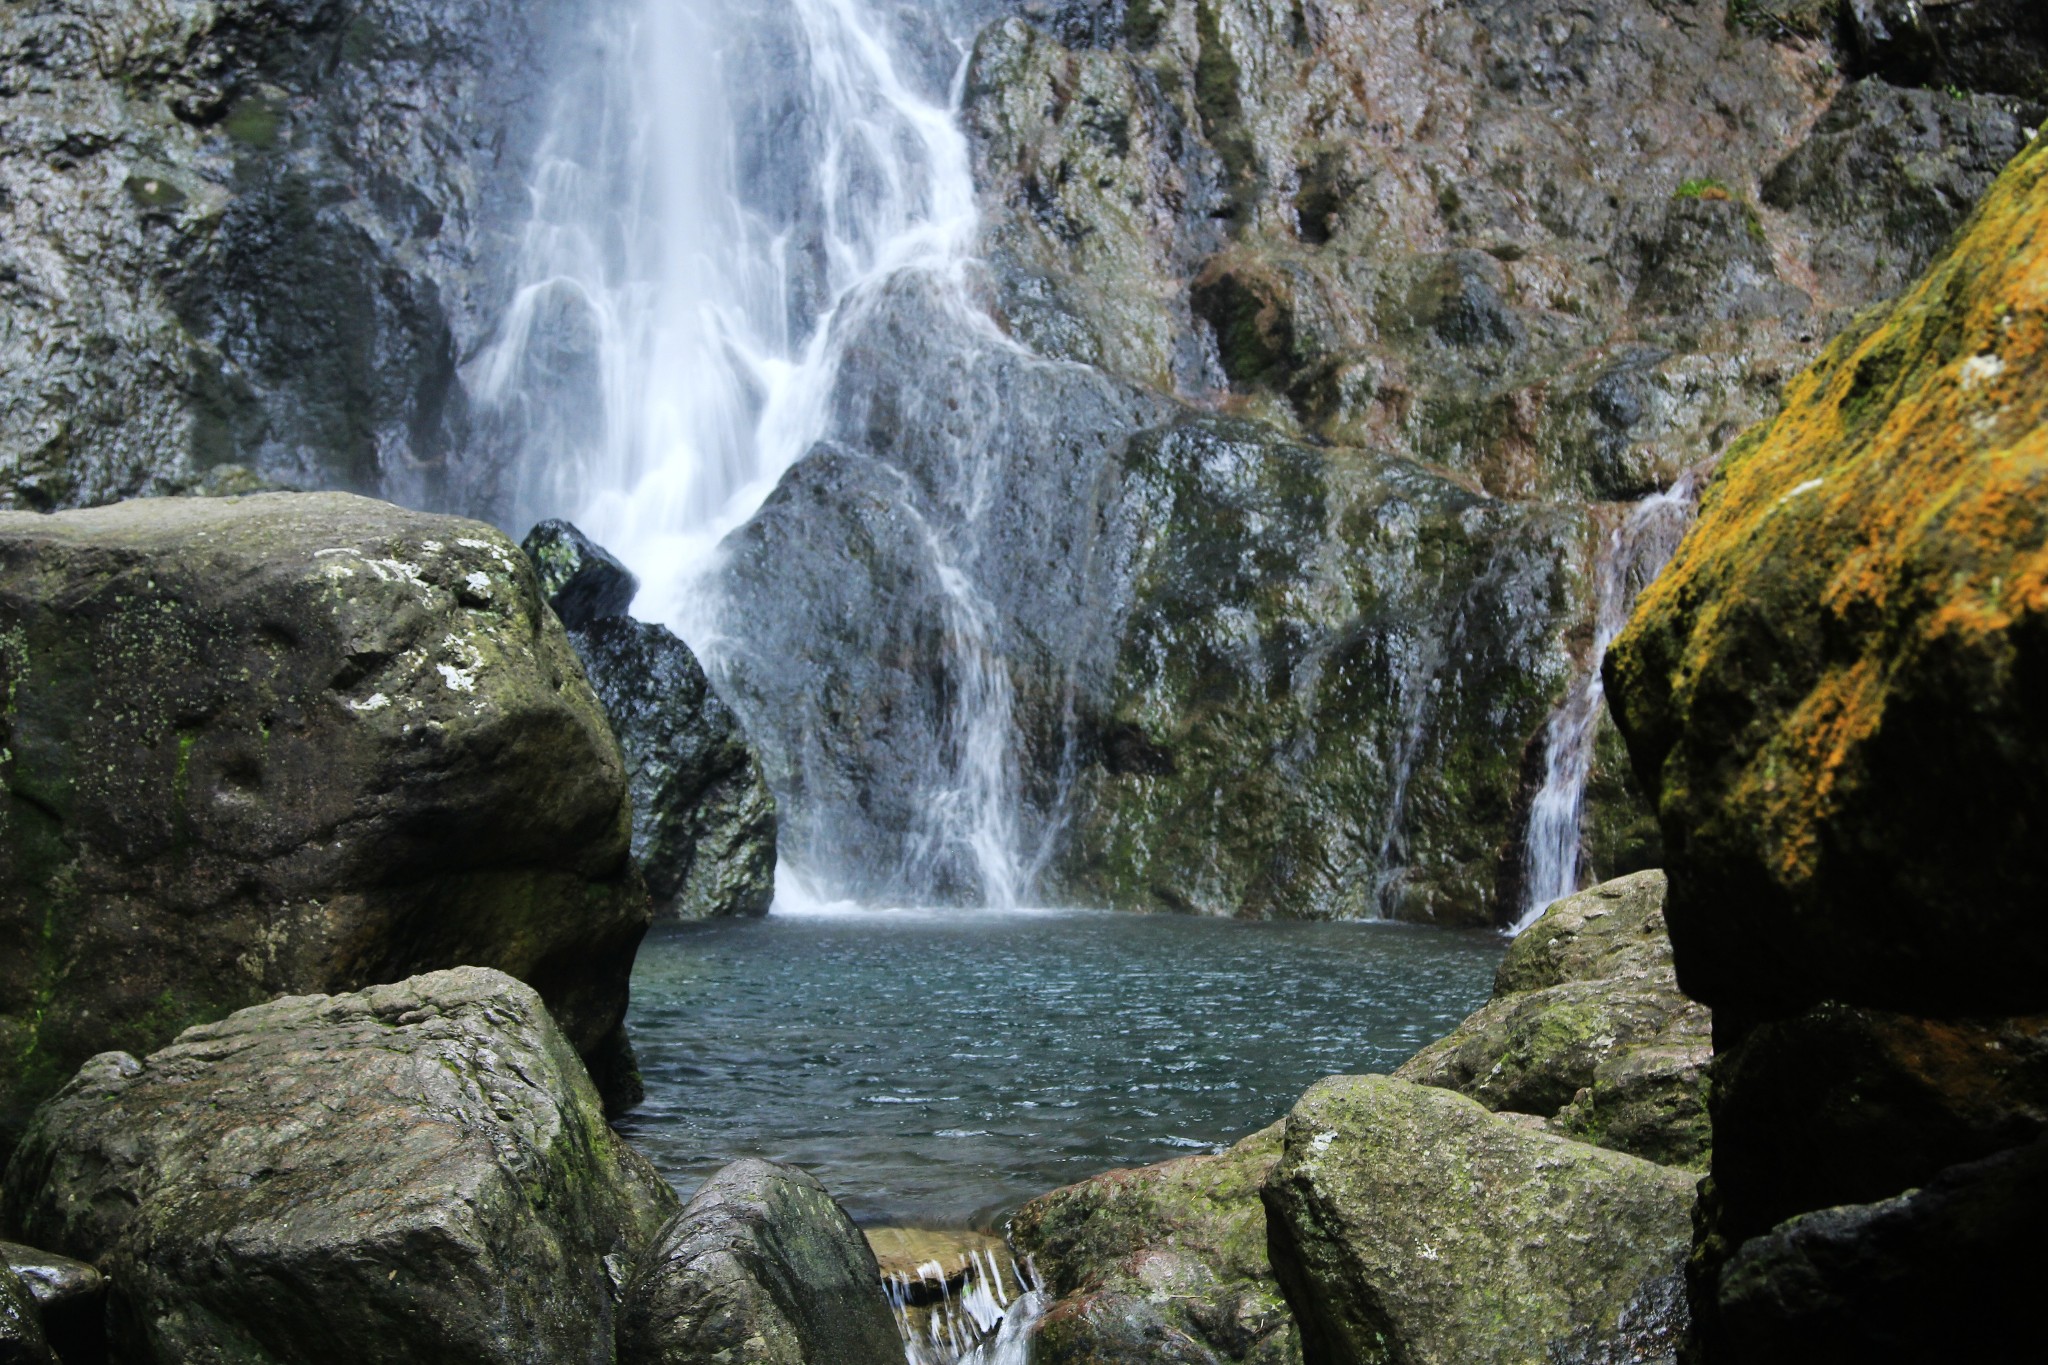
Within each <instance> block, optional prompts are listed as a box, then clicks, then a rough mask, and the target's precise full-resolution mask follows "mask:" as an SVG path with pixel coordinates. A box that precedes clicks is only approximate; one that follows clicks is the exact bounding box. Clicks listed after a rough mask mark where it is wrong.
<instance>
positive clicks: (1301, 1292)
mask: <svg viewBox="0 0 2048 1365" xmlns="http://www.w3.org/2000/svg"><path fill="white" fill-rule="evenodd" d="M1692 1187H1693V1180H1692V1177H1690V1176H1689V1175H1687V1174H1686V1173H1685V1172H1683V1171H1677V1170H1672V1169H1670V1168H1668V1167H1664V1166H1658V1165H1654V1164H1652V1163H1650V1162H1647V1161H1642V1160H1638V1159H1637V1158H1635V1157H1630V1156H1624V1155H1622V1154H1621V1153H1618V1152H1612V1151H1608V1150H1606V1149H1604V1148H1600V1147H1593V1146H1589V1145H1587V1144H1584V1143H1577V1142H1571V1141H1568V1140H1566V1139H1564V1138H1560V1137H1555V1136H1552V1135H1550V1134H1547V1133H1542V1132H1537V1131H1532V1130H1530V1129H1529V1128H1527V1127H1525V1126H1523V1125H1521V1124H1518V1123H1516V1122H1514V1121H1513V1120H1511V1119H1509V1118H1505V1117H1501V1116H1496V1115H1493V1114H1489V1113H1488V1112H1487V1111H1486V1110H1485V1109H1483V1108H1481V1107H1480V1106H1479V1105H1478V1104H1476V1103H1474V1102H1473V1101H1472V1100H1469V1099H1467V1098H1465V1097H1464V1096H1462V1095H1455V1094H1452V1093H1450V1092H1449V1091H1445V1090H1438V1089H1433V1088H1431V1087H1428V1086H1419V1085H1412V1084H1409V1083H1407V1082H1405V1081H1397V1080H1392V1079H1390V1078H1388V1077H1384V1076H1363V1077H1356V1076H1353V1077H1333V1078H1332V1079H1330V1080H1327V1081H1324V1082H1322V1083H1321V1084H1319V1085H1317V1086H1315V1087H1314V1088H1312V1089H1311V1090H1310V1091H1309V1092H1308V1093H1307V1094H1306V1095H1304V1096H1303V1097H1302V1099H1301V1102H1300V1103H1299V1104H1297V1105H1296V1106H1295V1107H1294V1110H1293V1112H1291V1113H1290V1114H1289V1115H1288V1116H1287V1128H1286V1144H1285V1154H1284V1155H1283V1157H1282V1158H1281V1161H1280V1164H1279V1165H1278V1166H1277V1167H1276V1168H1275V1169H1274V1171H1273V1173H1272V1175H1271V1176H1270V1177H1268V1179H1267V1181H1266V1185H1265V1194H1264V1197H1265V1202H1266V1209H1267V1213H1268V1216H1269V1218H1270V1219H1271V1224H1270V1227H1271V1249H1272V1256H1273V1267H1274V1270H1275V1271H1276V1272H1277V1274H1278V1276H1279V1280H1280V1284H1281V1287H1282V1289H1283V1290H1284V1291H1285V1293H1286V1296H1287V1301H1288V1303H1289V1304H1290V1305H1291V1306H1292V1307H1293V1309H1294V1314H1295V1318H1296V1321H1297V1322H1298V1323H1299V1325H1300V1330H1301V1340H1302V1351H1303V1357H1304V1359H1306V1360H1308V1361H1309V1362H1311V1365H1365V1363H1366V1362H1391V1361H1413V1362H1421V1363H1424V1365H1439V1363H1441V1365H1452V1362H1457V1365H1479V1363H1481V1362H1489V1361H1500V1362H1523V1361H1529V1360H1535V1359H1551V1360H1565V1361H1581V1360H1583V1361H1594V1360H1614V1359H1656V1358H1664V1359H1668V1358H1669V1353H1670V1350H1671V1348H1672V1346H1673V1344H1674V1343H1675V1342H1676V1340H1677V1338H1678V1336H1679V1335H1680V1334H1681V1333H1682V1332H1683V1330H1684V1323H1685V1318H1684V1300H1683V1297H1682V1295H1680V1294H1679V1293H1678V1292H1677V1285H1678V1281H1679V1274H1680V1271H1681V1268H1682V1267H1683V1264H1684V1261H1685V1257H1686V1248H1687V1245H1688V1243H1689V1240H1690V1231H1691V1226H1690V1218H1689V1216H1688V1211H1689V1209H1690V1207H1691V1204H1692V1198H1693V1188H1692Z"/></svg>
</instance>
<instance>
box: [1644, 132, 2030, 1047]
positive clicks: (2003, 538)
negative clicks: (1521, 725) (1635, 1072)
mask: <svg viewBox="0 0 2048 1365" xmlns="http://www.w3.org/2000/svg"><path fill="white" fill-rule="evenodd" d="M2044 214H2048V147H2044V146H2043V145H2042V144H2041V143H2040V142H2038V141H2037V142H2036V143H2035V145H2034V146H2033V147H2032V148H2031V149H2029V150H2028V151H2027V152H2025V153H2024V154H2023V155H2022V156H2021V157H2020V158H2019V159H2018V160H2017V161H2016V162H2015V163H2014V164H2013V166H2012V168H2011V169H2010V170H2008V171H2007V172H2006V174H2005V176H2004V177H2003V178H2002V179H2001V180H2000V182H1999V184H1998V186H1997V187H1996V189H1994V190H1993V192H1992V194H1991V195H1990V196H1989V197H1988V198H1987V199H1986V200H1985V202H1984V204H1983V206H1982V207H1981V208H1980V209H1979V211H1978V214H1977V216H1976V217H1975V218H1974V219H1973V220H1972V222H1971V225H1970V227H1969V228H1968V229H1967V230H1966V231H1965V233H1964V234H1963V235H1962V236H1961V237H1960V238H1959V239H1958V241H1957V244H1956V246H1955V247H1954V249H1953V250H1952V251H1951V253H1950V254H1949V255H1947V256H1946V257H1945V258H1944V259H1943V260H1942V261H1941V262H1940V263H1939V264H1938V265H1937V266H1936V267H1935V268H1934V270H1933V271H1932V272H1931V273H1930V274H1929V275H1928V276H1927V277H1926V278H1925V279H1924V280H1923V281H1922V282H1921V283H1920V284H1918V285H1917V286H1915V288H1914V289H1913V290H1912V291H1910V292H1909V293H1908V294H1906V295H1905V296H1904V297H1903V298H1901V299H1900V300H1899V302H1898V303H1896V304H1895V305H1893V306H1891V307H1889V308H1887V309H1885V310H1884V311H1883V312H1881V313H1878V314H1876V315H1874V316H1872V317H1871V318H1869V319H1867V320H1866V321H1865V322H1864V323H1862V324H1859V325H1858V326H1857V327H1856V328H1855V329H1854V330H1853V331H1852V332H1850V333H1849V334H1847V335H1845V336H1843V337H1842V338H1840V339H1839V340H1837V341H1836V342H1835V343H1834V344H1833V345H1832V346H1831V347H1830V348H1829V350H1828V351H1827V353H1826V355H1825V356H1824V357H1823V358H1822V359H1821V361H1820V362H1819V363H1818V364H1816V365H1815V366H1814V367H1813V368H1812V369H1811V370H1810V371H1808V372H1807V373H1806V374H1804V375H1802V376H1801V377H1800V378H1799V379H1798V380H1797V381H1795V382H1794V383H1793V384H1792V386H1791V387H1790V388H1789V389H1788V391H1787V410H1786V412H1785V414H1784V415H1783V416H1782V417H1780V418H1779V419H1778V420H1777V421H1776V422H1774V423H1772V424H1771V425H1770V426H1768V427H1765V428H1764V429H1762V430H1760V431H1758V432H1757V433H1755V434H1754V435H1752V436H1751V437H1749V438H1747V439H1745V440H1744V441H1743V442H1742V444H1741V445H1740V446H1739V447H1738V448H1737V449H1736V450H1735V451H1734V452H1732V453H1731V454H1730V455H1729V456H1728V457H1726V458H1725V459H1724V461H1723V462H1722V466H1721V470H1720V472H1719V474H1718V475H1717V476H1716V477H1715V479H1714V481H1713V483H1712V484H1711V485H1710V486H1709V487H1708V489H1707V492H1706V495H1705V502H1704V504H1703V508H1702V514H1701V522H1700V525H1699V526H1698V527H1697V528H1696V530H1695V531H1694V532H1693V534H1692V535H1691V536H1690V537H1689V538H1688V539H1687V541H1686V542H1685V544H1684V546H1683V547H1682V548H1681V549H1680V551H1679V553H1678V557H1677V558H1676V560H1675V561H1674V562H1673V564H1672V566H1671V568H1670V570H1669V571H1667V573H1666V574H1665V575H1664V577H1663V578H1662V579H1661V580H1660V581H1659V582H1658V583H1657V584H1656V585H1655V586H1654V587H1653V588H1652V589H1651V590H1650V592H1649V594H1648V595H1647V596H1646V598H1645V600H1644V601H1643V603H1642V604H1641V606H1640V608H1639V609H1638V611H1637V613H1636V615H1635V618H1634V620H1633V621H1632V622H1631V623H1630V626H1629V628H1628V630H1627V631H1626V633H1625V634H1624V635H1623V636H1622V637H1621V639H1620V640H1619V641H1618V642H1617V644H1616V646H1615V648H1614V650H1613V651H1612V652H1611V653H1610V655H1609V656H1608V663H1607V682H1608V688H1607V690H1608V695H1609V697H1610V698H1612V699H1614V700H1615V701H1616V703H1617V712H1616V715H1617V720H1618V721H1619V723H1620V725H1621V728H1622V731H1623V733H1624V734H1625V735H1626V737H1627V739H1628V741H1629V751H1630V755H1631V757H1632V759H1633V761H1634V763H1635V766H1636V770H1637V772H1638V774H1639V776H1640V777H1641V779H1642V781H1643V783H1644V785H1645V786H1646V787H1647V788H1648V789H1649V790H1650V791H1651V792H1652V793H1653V794H1654V796H1655V799H1656V803H1657V807H1658V810H1659V813H1660V818H1661V822H1662V825H1663V829H1664V834H1665V842H1666V847H1667V849H1668V850H1669V854H1668V861H1669V870H1670V872H1671V883H1672V893H1671V901H1670V907H1669V912H1668V913H1669V916H1670V922H1671V934H1672V939H1673V941H1674V943H1675V944H1676V946H1677V963H1678V970H1679V974H1680V979H1681V980H1682V981H1683V983H1684V985H1685V987H1686V990H1687V991H1688V992H1689V993H1691V994H1693V995H1694V996H1696V997H1698V998H1700V999H1702V1000H1705V1001H1707V1002H1709V1003H1712V1004H1714V1005H1715V1006H1716V1007H1719V1006H1721V1005H1723V1004H1728V1005H1735V1006H1739V1007H1741V1008H1743V1009H1745V1010H1748V1011H1750V1012H1751V1013H1753V1014H1759V1015H1769V1014H1784V1013H1789V1012H1793V1011H1796V1010H1798V1009H1800V1008H1803V1007H1805V1006H1808V1005H1811V1004H1814V1003H1817V1002H1819V1001H1823V1000H1829V999H1833V1000H1838V1001H1844V1002H1851V1003H1855V1004H1861V1005H1868V1006H1875V1007H1880V1008H1887V1009H1894V1010H1901V1011H1906V1012H1912V1013H1921V1014H1934V1015H1941V1014H1961V1015H1973V1014H1974V1015H1983V1014H1999V1013H2022V1012H2033V1011H2037V1010H2039V1009H2041V1008H2042V1007H2043V1006H2044V1004H2048V995H2044V994H2043V989H2042V985H2041V983H2042V981H2043V980H2044V979H2048V926H2044V924H2043V922H2042V921H2041V919H2040V917H2039V916H2036V915H2033V914H2031V913H2030V912H2028V913H2022V911H2021V910H2020V907H2031V906H2035V905H2039V904H2041V903H2042V902H2043V898H2044V896H2048V855H2044V848H2048V843H2044V841H2043V840H2042V839H2041V838H2040V837H2039V830H2038V828H2037V827H2036V826H2037V819H2036V815H2037V813H2038V812H2039V811H2040V810H2041V809H2042V808H2043V805H2044V802H2048V791H2044V789H2043V786H2042V783H2043V778H2042V774H2043V773H2044V771H2048V730H2044V729H2043V723H2042V718H2041V713H2040V708H2039V706H2038V705H2037V704H2036V702H2035V700H2034V699H2035V698H2037V697H2038V696H2039V695H2040V689H2039V679H2040V678H2041V677H2042V676H2044V674H2043V670H2044V669H2048V628H2044V621H2048V614H2044V613H2048V599H2044V597H2043V595H2042V593H2041V592H2040V590H2039V586H2038V585H2039V583H2040V581H2041V576H2042V573H2043V563H2042V557H2041V545H2042V542H2043V539H2044V536H2048V530H2044V526H2043V513H2042V508H2043V505H2044V504H2043V501H2042V499H2041V497H2040V496H2039V483H2040V480H2041V478H2042V470H2043V469H2044V468H2048V455H2044V450H2043V442H2042V436H2041V433H2042V428H2043V422H2044V420H2048V384H2044V382H2043V375H2044V373H2048V368H2044V366H2043V365H2042V363H2041V359H2040V348H2041V346H2042V344H2043V339H2044V335H2048V315H2044V313H2043V311H2042V307H2041V298H2042V290H2043V287H2044V286H2043V283H2042V281H2043V279H2044V278H2048V241H2044V239H2043V237H2042V234H2041V230H2040V224H2041V222H2042V220H2043V216H2044ZM1759 944H1769V945H1770V949H1769V951H1768V952H1762V953H1760V952H1758V951H1757V945H1759Z"/></svg>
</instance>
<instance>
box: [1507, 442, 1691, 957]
mask: <svg viewBox="0 0 2048 1365" xmlns="http://www.w3.org/2000/svg"><path fill="white" fill-rule="evenodd" d="M1704 473H1705V471H1704V469H1694V470H1688V471H1687V472H1686V473H1685V474H1683V475H1681V476H1680V477H1679V479H1678V481H1677V482H1676V483H1674V484H1672V486H1671V487H1670V488H1668V489H1666V490H1664V491H1663V492H1661V493H1653V494H1651V495H1650V496H1649V497H1647V498H1644V499H1643V500H1642V501H1641V502H1638V503H1636V504H1635V505H1634V506H1632V507H1630V508H1629V509H1628V511H1627V513H1626V514H1624V515H1623V516H1622V517H1621V518H1620V520H1619V521H1618V522H1617V523H1616V524H1615V525H1613V526H1612V527H1611V528H1609V529H1608V531H1607V533H1606V535H1604V536H1603V537H1602V538H1601V542H1600V548H1599V552H1598V553H1597V554H1596V556H1595V557H1594V563H1593V598H1594V634H1593V652H1592V655H1591V658H1590V660H1589V662H1588V665H1587V668H1586V671H1585V673H1584V674H1583V675H1582V676H1581V677H1580V678H1579V679H1578V681H1577V682H1576V683H1574V684H1573V686H1572V690H1571V692H1570V693H1569V694H1568V695H1567V696H1566V697H1565V700H1564V703H1563V705H1561V706H1559V707H1558V708H1557V710H1556V711H1554V712H1552V713H1551V717H1550V724H1549V727H1548V729H1547V731H1546V733H1545V738H1544V757H1543V785H1542V786H1541V787H1539V788H1538V789H1537V791H1536V797H1535V799H1534V801H1532V802H1531V803H1530V807H1529V825H1528V830H1527V833H1526V835H1525V837H1524V840H1523V846H1522V914H1521V918H1520V919H1518V920H1517V921H1516V922H1515V925H1514V927H1513V929H1512V930H1510V932H1511V933H1516V934H1519V933H1521V932H1522V931H1523V930H1524V929H1527V928H1528V927H1529V926H1530V925H1532V924H1534V923H1535V922H1536V921H1537V920H1538V919H1539V918H1540V917H1541V916H1542V914H1543V912H1544V911H1545V910H1547V909H1549V908H1550V906H1551V905H1552V904H1553V903H1554V902H1556V901H1558V900H1561V899H1563V898H1564V897H1566V896H1569V895H1572V894H1574V893H1575V892H1577V891H1579V890H1580V889H1581V888H1580V886H1579V876H1580V865H1579V863H1580V859H1579V853H1580V849H1579V837H1580V832H1581V827H1582V824H1583V821H1584V816H1585V804H1586V782H1587V779H1588V778H1589V777H1590V776H1591V775H1592V770H1593V741H1594V737H1595V736H1596V735H1597V734H1598V732H1599V727H1600V719H1601V717H1602V716H1603V715H1604V714H1605V708H1606V705H1607V698H1606V690H1605V687H1604V685H1603V684H1602V682H1601V678H1600V663H1601V660H1602V659H1604V658H1605V657H1606V655H1607V647H1608V646H1609V645H1611V644H1613V643H1614V639H1615V637H1616V636H1617V635H1619V634H1621V631H1622V627H1624V626H1626V625H1627V624H1628V616H1629V611H1630V610H1631V608H1633V607H1634V605H1635V600H1636V596H1637V594H1639V593H1640V592H1642V590H1643V589H1644V588H1645V587H1647V586H1648V585H1649V582H1650V580H1651V579H1653V578H1655V577H1656V576H1657V575H1658V573H1660V572H1661V571H1662V570H1663V568H1664V566H1665V564H1667V563H1669V562H1670V559H1671V556H1672V555H1673V554H1675V553H1677V551H1678V542H1679V541H1680V540H1682V539H1684V537H1685V532H1686V528H1687V527H1689V526H1690V525H1691V524H1692V518H1693V509H1694V505H1695V503H1696V502H1697V500H1698V497H1699V484H1700V480H1701V479H1702V478H1703V477H1704Z"/></svg>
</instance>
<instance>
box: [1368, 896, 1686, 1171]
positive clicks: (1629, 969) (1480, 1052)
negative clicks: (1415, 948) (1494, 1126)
mask: <svg viewBox="0 0 2048 1365" xmlns="http://www.w3.org/2000/svg"><path fill="white" fill-rule="evenodd" d="M1664 895H1665V880H1664V874H1663V873H1662V872H1656V871H1651V872H1639V873H1635V874H1633V875H1632V876H1628V877H1624V878H1621V879H1619V880H1617V881H1613V882H1608V883H1605V884H1603V885H1601V886H1597V887H1594V888H1593V889H1592V890H1590V891H1583V892H1581V893H1579V894H1578V895H1576V896H1570V897H1567V898H1565V899H1564V900H1561V901H1558V902H1557V903H1556V904H1555V905H1553V906H1551V907H1550V909H1549V910H1547V911H1546V912H1544V915H1543V917H1542V918H1541V919H1539V920H1537V922H1536V923H1535V924H1533V925H1531V926H1530V927H1529V928H1528V929H1527V930H1526V931H1524V932H1523V933H1522V935H1521V936H1520V937H1518V938H1517V939H1516V940H1515V942H1514V943H1513V944H1512V945H1511V946H1510V947H1509V949H1508V952H1507V955H1506V957H1505V958H1503V959H1502V962H1501V965H1500V969H1499V971H1498V973H1497V974H1496V977H1495V987H1494V998H1493V999H1492V1000H1491V1001H1490V1002H1488V1003H1487V1004H1486V1005H1485V1006H1483V1007H1482V1008H1481V1009H1479V1010H1478V1011H1477V1012H1475V1013H1474V1014H1473V1015H1472V1016H1471V1017H1470V1018H1469V1019H1467V1020H1465V1022H1464V1023H1462V1024H1460V1025H1459V1026H1458V1027H1457V1028H1456V1029H1455V1030H1453V1031H1452V1032H1451V1033H1450V1034H1449V1035H1447V1036H1446V1037H1444V1038H1442V1039H1439V1040H1438V1041H1437V1042H1435V1043H1432V1044H1430V1045H1429V1046H1428V1047H1426V1048H1424V1049H1423V1050H1422V1051H1421V1052H1419V1053H1417V1054H1416V1055H1415V1056H1414V1057H1413V1058H1411V1059H1410V1060H1409V1061H1408V1062H1407V1063H1406V1064H1405V1065H1403V1066H1402V1067H1401V1068H1400V1070H1398V1071H1396V1072H1395V1073H1394V1074H1395V1075H1396V1076H1398V1077H1400V1078H1401V1079H1403V1080H1410V1081H1415V1082H1418V1083H1420V1084H1423V1085H1434V1086H1441V1087H1443V1088H1445V1089H1450V1090H1456V1091H1459V1092H1460V1093H1462V1094H1465V1095H1469V1096H1471V1097H1472V1098H1473V1099H1475V1100H1478V1101H1479V1102H1480V1103H1481V1104H1484V1105H1485V1106H1486V1107H1487V1108H1489V1109H1493V1110H1496V1111H1500V1110H1506V1111H1512V1112H1516V1113H1524V1114H1536V1115H1539V1116H1542V1117H1544V1118H1546V1119H1549V1120H1550V1123H1549V1127H1550V1129H1551V1131H1553V1132H1557V1133H1561V1134H1563V1135H1565V1136H1567V1137H1575V1138H1578V1139H1580V1140H1582V1141H1586V1142H1593V1143H1597V1144H1599V1145H1600V1146H1603V1147H1611V1148H1613V1149H1615V1150H1616V1151H1622V1152H1629V1153H1632V1154H1634V1155H1636V1156H1640V1157H1644V1158H1647V1159H1649V1160H1651V1161H1658V1162H1663V1163H1666V1164H1669V1165H1681V1166H1689V1165H1698V1164H1703V1163H1704V1162H1705V1160H1706V1156H1707V1149H1708V1146H1709V1145H1710V1135H1709V1134H1710V1125H1709V1122H1708V1116H1707V1063H1708V1062H1709V1061H1710V1060H1711V1059H1712V1056H1713V1018H1712V1016H1711V1014H1710V1013H1709V1012H1708V1011H1707V1009H1706V1008H1705V1007H1704V1006H1701V1005H1698V1004H1696V1003H1694V1002H1693V1001H1691V1000H1688V999H1687V998H1686V997H1685V996H1684V994H1683V993H1681V992H1680V991H1679V989H1678V981H1677V975H1676V973H1675V972H1674V971H1673V969H1672V965H1671V940H1670V938H1669V936H1668V935H1667V934H1666V932H1665V928H1664V916H1663V906H1664Z"/></svg>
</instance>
